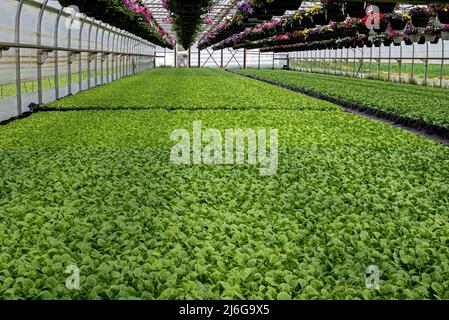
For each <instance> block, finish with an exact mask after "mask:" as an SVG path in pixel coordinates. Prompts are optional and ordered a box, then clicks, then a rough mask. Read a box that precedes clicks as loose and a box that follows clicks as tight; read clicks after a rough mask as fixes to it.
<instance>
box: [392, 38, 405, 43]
mask: <svg viewBox="0 0 449 320" xmlns="http://www.w3.org/2000/svg"><path fill="white" fill-rule="evenodd" d="M403 39H404V38H403V37H402V36H394V37H393V42H394V44H397V45H401V43H402V40H403Z"/></svg>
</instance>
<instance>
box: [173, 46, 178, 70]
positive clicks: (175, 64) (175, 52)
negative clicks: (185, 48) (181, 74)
mask: <svg viewBox="0 0 449 320" xmlns="http://www.w3.org/2000/svg"><path fill="white" fill-rule="evenodd" d="M177 51H178V49H177V48H176V43H175V50H174V66H175V68H177V67H178V66H177V63H176V55H177Z"/></svg>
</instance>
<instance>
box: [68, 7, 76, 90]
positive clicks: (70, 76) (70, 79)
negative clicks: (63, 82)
mask: <svg viewBox="0 0 449 320" xmlns="http://www.w3.org/2000/svg"><path fill="white" fill-rule="evenodd" d="M74 20H75V15H73V17H72V20H71V21H70V28H69V31H68V40H67V48H68V49H69V50H70V49H71V48H72V26H73V21H74ZM72 63H73V60H72V52H71V51H68V52H67V92H68V94H69V95H70V94H72Z"/></svg>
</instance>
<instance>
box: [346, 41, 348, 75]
mask: <svg viewBox="0 0 449 320" xmlns="http://www.w3.org/2000/svg"><path fill="white" fill-rule="evenodd" d="M348 75H349V48H347V49H346V76H348Z"/></svg>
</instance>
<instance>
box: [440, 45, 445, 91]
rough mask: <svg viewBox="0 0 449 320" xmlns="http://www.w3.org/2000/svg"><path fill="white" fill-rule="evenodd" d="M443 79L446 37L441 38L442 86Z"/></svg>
mask: <svg viewBox="0 0 449 320" xmlns="http://www.w3.org/2000/svg"><path fill="white" fill-rule="evenodd" d="M443 79H444V39H441V69H440V87H443Z"/></svg>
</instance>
